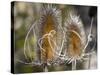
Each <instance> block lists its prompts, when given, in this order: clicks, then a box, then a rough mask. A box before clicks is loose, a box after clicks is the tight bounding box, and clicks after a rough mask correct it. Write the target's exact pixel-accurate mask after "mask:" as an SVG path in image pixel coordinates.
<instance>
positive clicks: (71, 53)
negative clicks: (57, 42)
mask: <svg viewBox="0 0 100 75" xmlns="http://www.w3.org/2000/svg"><path fill="white" fill-rule="evenodd" d="M92 22H93V20H92V21H91V27H90V32H89V34H88V36H87V37H86V34H85V30H84V27H83V23H82V21H81V19H80V17H79V16H78V15H77V12H76V11H75V10H74V9H71V10H69V11H68V13H67V18H66V19H65V25H64V30H65V34H66V38H65V39H67V44H66V45H67V47H66V49H65V52H66V51H67V52H66V54H64V55H62V56H63V57H61V59H63V60H65V61H66V63H68V64H70V63H72V70H75V69H76V64H77V62H76V61H82V60H84V59H88V57H89V55H91V54H93V53H94V51H93V49H94V47H95V44H94V46H93V47H92V49H91V52H88V53H86V49H87V47H88V44H89V42H90V41H92V38H91V37H92V36H91V35H92V33H91V29H92ZM89 65H90V64H89Z"/></svg>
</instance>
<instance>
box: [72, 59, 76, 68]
mask: <svg viewBox="0 0 100 75" xmlns="http://www.w3.org/2000/svg"><path fill="white" fill-rule="evenodd" d="M72 70H76V60H74V61H72Z"/></svg>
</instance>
